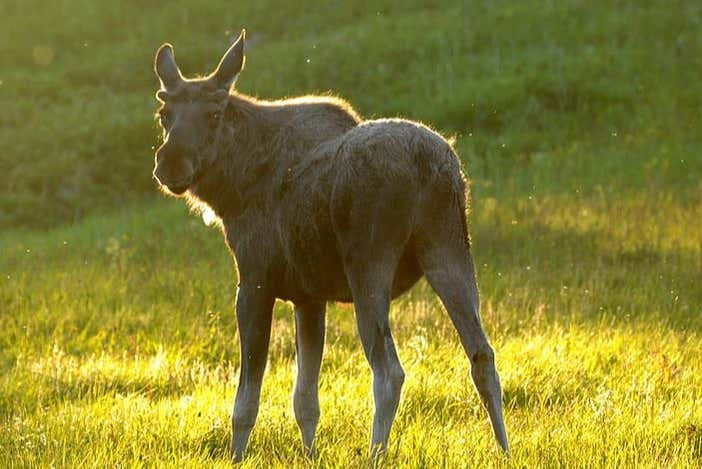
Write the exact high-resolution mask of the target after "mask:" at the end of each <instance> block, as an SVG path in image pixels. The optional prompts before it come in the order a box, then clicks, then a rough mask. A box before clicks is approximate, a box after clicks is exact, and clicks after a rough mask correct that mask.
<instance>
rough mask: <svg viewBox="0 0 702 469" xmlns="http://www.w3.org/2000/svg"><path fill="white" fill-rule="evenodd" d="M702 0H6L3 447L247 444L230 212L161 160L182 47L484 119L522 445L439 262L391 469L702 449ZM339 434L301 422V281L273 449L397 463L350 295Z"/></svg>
mask: <svg viewBox="0 0 702 469" xmlns="http://www.w3.org/2000/svg"><path fill="white" fill-rule="evenodd" d="M701 20H702V6H700V5H699V4H698V3H697V2H684V1H675V2H672V3H671V2H663V1H646V2H643V1H636V2H634V1H631V2H626V1H624V2H616V3H611V2H603V1H602V2H599V1H597V2H579V1H574V0H573V1H565V2H536V1H531V0H529V1H525V2H520V3H514V2H502V1H497V2H487V1H485V2H483V1H475V2H463V1H455V2H453V1H446V2H413V1H411V2H391V1H384V2H363V1H353V2H328V3H324V4H321V5H320V4H317V3H314V4H312V3H309V4H304V3H302V2H300V3H289V4H282V5H281V4H279V2H270V1H263V2H246V3H244V4H236V5H233V4H230V3H226V2H210V3H207V4H203V5H197V6H193V5H190V4H188V3H186V2H176V3H172V4H169V6H168V7H164V6H157V5H155V4H154V5H151V4H141V3H139V4H137V3H134V2H126V3H124V2H122V3H119V4H118V3H109V2H97V3H96V2H86V1H82V0H74V1H71V2H68V1H62V2H52V3H51V4H46V3H41V2H35V1H30V2H17V1H14V0H11V1H8V2H4V3H2V4H0V107H1V108H2V112H0V165H2V168H3V170H4V171H5V174H4V176H5V178H4V180H3V184H2V185H0V186H1V187H0V227H1V229H2V230H3V231H2V232H0V325H1V329H0V463H1V464H0V465H3V466H9V467H14V466H17V467H24V466H30V467H33V466H36V467H47V466H52V465H53V466H62V467H65V466H89V467H105V466H134V467H140V466H170V467H183V466H203V465H204V466H212V467H215V466H222V467H226V466H228V465H229V463H228V460H227V454H226V449H227V446H228V435H229V413H230V410H231V404H232V401H233V394H234V387H235V383H236V379H237V374H238V365H239V351H238V341H237V338H236V328H235V321H234V310H233V302H234V294H235V286H236V278H235V277H236V276H235V270H234V264H233V262H232V260H231V258H230V256H229V254H228V253H227V252H226V249H225V247H224V246H223V244H222V240H221V235H220V234H219V233H218V232H217V231H216V230H213V229H209V228H207V227H205V226H204V224H203V223H201V222H200V220H198V219H197V218H194V217H192V216H190V215H189V214H188V213H187V210H186V209H185V207H182V204H180V203H179V202H176V201H173V200H164V199H162V198H160V197H159V196H158V195H157V194H155V191H154V190H153V183H152V182H151V180H150V170H151V165H152V148H151V147H152V145H156V144H157V143H158V142H157V138H156V137H157V134H158V132H157V130H156V128H155V123H154V122H153V119H152V115H153V107H154V100H153V93H154V91H155V86H156V79H155V77H154V76H153V74H152V71H151V60H152V55H153V53H154V51H155V49H156V47H157V46H158V45H159V44H160V43H161V42H164V41H170V42H172V43H173V44H174V45H175V50H176V55H177V58H178V61H179V63H180V64H181V67H182V68H183V70H184V71H185V72H186V73H190V74H195V73H204V72H206V71H207V70H209V68H211V67H212V66H214V64H215V62H216V61H217V59H218V58H219V56H220V54H221V53H222V52H223V50H224V48H225V47H226V44H227V40H228V39H229V38H230V37H231V36H232V35H234V34H235V33H236V32H237V31H238V30H239V29H240V28H241V27H242V26H245V27H246V28H247V29H248V32H249V34H250V38H251V47H250V49H249V51H248V58H247V67H246V70H245V71H244V73H243V74H242V76H241V80H240V82H239V84H238V86H239V88H240V89H241V90H243V91H245V92H248V93H252V94H256V95H259V96H262V97H281V96H286V95H295V94H300V93H308V92H325V91H328V90H332V91H333V92H335V93H338V94H340V95H342V96H344V97H346V98H348V99H349V100H351V101H352V102H353V103H354V104H355V105H356V107H357V108H358V109H359V110H360V112H361V113H362V114H363V115H364V116H367V117H373V116H387V115H402V116H406V117H410V118H414V119H420V120H424V121H426V122H427V123H429V124H431V125H433V126H434V127H436V128H437V129H439V130H440V131H442V132H444V133H445V134H448V135H455V136H456V137H457V138H458V143H457V148H458V151H459V153H460V154H461V156H462V158H463V159H464V163H465V167H466V170H467V172H468V174H469V175H470V176H471V178H472V197H473V200H472V206H471V229H472V232H473V239H474V245H475V257H476V263H477V268H478V275H479V280H480V287H481V297H482V316H483V322H484V325H485V327H486V329H487V331H488V333H489V335H490V337H491V339H492V342H493V344H494V346H495V348H496V351H497V359H498V368H499V370H500V372H501V376H502V381H503V386H504V392H505V396H504V397H505V407H506V411H505V412H506V421H507V425H508V431H509V435H510V437H511V443H512V451H513V453H512V458H511V459H509V460H508V459H505V458H504V457H503V456H502V455H501V454H500V453H499V452H498V451H497V449H496V447H495V444H494V442H493V441H492V437H491V433H490V429H489V425H488V423H487V421H486V419H485V414H484V412H483V410H482V409H481V407H480V404H479V401H478V398H477V396H476V394H475V392H474V390H473V387H472V384H471V382H470V379H469V372H468V362H467V360H466V359H465V356H464V355H463V352H462V350H461V348H460V345H459V342H458V338H457V336H456V334H455V332H454V330H453V328H452V327H451V325H450V321H449V320H448V318H447V316H446V314H445V312H444V311H443V309H442V307H441V306H440V303H439V302H438V300H437V299H436V297H435V295H434V294H433V292H432V291H431V289H430V288H429V287H428V286H427V285H426V284H425V283H424V282H420V283H419V284H418V285H417V287H415V288H414V289H413V290H411V291H410V292H409V293H408V294H407V295H405V296H404V297H402V298H400V299H399V300H398V301H396V302H395V303H394V304H393V308H392V311H391V320H392V323H393V330H394V333H395V336H396V341H397V343H398V348H399V355H400V358H401V360H402V362H403V365H404V367H405V369H406V372H407V381H406V385H405V388H404V390H403V399H402V403H401V406H400V410H399V415H398V419H397V422H396V425H395V427H394V428H393V432H392V435H391V447H390V451H389V455H388V465H390V466H400V467H437V466H439V467H441V466H443V467H483V466H490V467H494V466H499V467H502V466H506V467H512V466H514V467H553V466H567V467H592V466H605V467H614V466H616V467H622V466H624V467H630V466H636V467H639V466H641V467H660V466H678V467H693V466H699V465H700V464H702V430H701V429H702V411H700V409H702V402H701V400H702V395H701V394H700V389H702V365H700V363H701V361H702V356H701V352H700V351H701V350H702V336H701V335H700V334H701V332H702V287H701V286H700V279H701V278H702V224H701V223H700V220H701V219H702V183H701V182H700V174H702V157H700V155H699V148H700V144H701V143H702V142H701V138H700V137H701V135H700V131H699V129H700V121H699V115H700V114H699V112H700V109H702V102H701V101H700V100H701V99H702V98H700V97H701V96H702V89H701V88H700V86H701V85H700V82H699V80H698V77H699V76H700V74H701V73H700V72H701V71H702V66H701V65H702V63H701V59H700V57H702V54H700V52H701V45H702V35H701V34H700V31H701V29H700V24H701V23H700V21H701ZM328 318H329V320H328V328H327V330H328V340H327V345H326V348H325V359H324V363H323V369H322V382H321V393H320V398H321V405H322V420H321V424H320V428H319V433H318V435H319V450H320V454H319V458H318V460H317V461H316V462H314V463H311V462H309V461H307V460H305V459H304V458H303V456H302V450H301V443H300V441H299V436H298V432H297V429H296V427H295V424H294V419H293V417H292V405H291V393H292V382H293V377H294V360H295V348H294V342H293V332H292V331H293V327H294V326H293V324H294V322H293V320H292V306H291V305H290V304H288V303H284V302H280V303H278V304H276V308H275V320H274V326H273V337H272V341H271V350H270V355H269V362H268V367H267V372H266V377H265V379H264V389H263V398H262V407H261V412H260V416H259V421H258V423H257V426H256V428H255V430H254V433H253V436H252V441H251V446H250V456H249V458H248V459H247V460H246V461H245V462H244V464H243V465H244V466H245V467H268V466H270V465H273V466H278V467H302V466H308V465H310V464H312V465H317V466H322V467H354V466H363V465H366V464H367V460H366V459H365V458H366V450H367V444H368V440H369V426H370V419H371V413H372V398H371V395H370V372H369V370H368V366H367V364H366V363H365V360H364V358H363V354H362V351H361V348H360V344H359V341H358V339H357V337H356V332H355V325H354V319H353V309H352V308H351V307H350V306H349V305H343V304H337V305H330V311H329V315H328Z"/></svg>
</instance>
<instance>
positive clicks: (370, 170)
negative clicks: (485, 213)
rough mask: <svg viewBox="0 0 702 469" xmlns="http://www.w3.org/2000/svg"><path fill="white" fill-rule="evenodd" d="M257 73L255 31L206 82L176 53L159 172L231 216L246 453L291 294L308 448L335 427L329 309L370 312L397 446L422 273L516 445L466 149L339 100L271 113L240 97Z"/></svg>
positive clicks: (365, 334)
mask: <svg viewBox="0 0 702 469" xmlns="http://www.w3.org/2000/svg"><path fill="white" fill-rule="evenodd" d="M242 67H243V35H242V37H241V38H240V40H239V41H238V42H237V44H235V45H234V46H233V47H232V49H230V51H229V52H228V53H227V54H226V55H225V57H224V58H223V59H222V62H221V63H220V66H219V67H218V69H217V70H216V71H215V72H214V73H213V74H212V75H210V76H209V77H207V78H205V79H199V80H185V79H183V78H182V76H180V72H179V71H178V70H177V66H175V62H174V61H173V55H172V49H170V46H165V47H163V48H162V49H161V50H159V53H158V55H157V60H156V70H157V73H158V75H159V77H160V78H161V82H162V90H161V91H160V92H159V94H158V95H159V99H161V100H162V101H163V102H164V105H163V107H162V109H161V110H160V113H161V114H162V123H163V124H164V129H165V133H164V136H165V139H164V140H165V141H164V144H163V145H162V146H161V148H159V150H158V151H157V157H156V160H157V164H156V168H155V170H154V175H155V176H156V178H157V179H158V180H159V181H160V182H161V183H162V184H163V185H164V186H167V187H168V188H169V189H171V190H172V192H174V193H176V194H184V195H185V197H186V198H187V199H188V200H189V201H190V203H191V204H193V205H194V206H198V207H205V209H207V210H210V209H211V210H212V211H213V212H214V213H215V214H216V216H217V217H218V219H219V220H220V222H221V226H222V228H223V231H224V234H225V237H226V241H227V244H228V246H229V248H230V249H231V251H232V253H233V255H234V257H235V259H236V263H237V267H238V270H239V282H240V285H239V292H238V298H237V315H238V321H239V332H240V335H241V340H242V374H241V377H240V385H239V390H238V392H237V400H236V405H235V410H234V417H233V425H234V436H233V440H232V452H233V454H234V456H235V457H236V458H240V457H241V456H242V455H243V451H244V449H245V447H246V441H247V440H248V435H249V432H250V431H251V427H252V426H253V422H254V421H255V418H256V413H257V412H258V393H259V392H260V380H261V377H262V375H263V367H264V366H265V354H266V350H267V346H268V335H269V334H270V315H271V308H272V304H273V303H272V301H273V299H275V298H282V299H287V300H292V301H293V302H294V303H295V305H296V323H297V327H298V331H297V346H298V366H299V372H298V384H297V386H296V391H295V411H296V417H297V419H298V423H299V424H300V428H301V430H302V432H303V441H304V443H305V446H306V447H307V448H308V449H312V448H313V435H314V428H315V427H316V424H317V419H318V417H319V407H318V399H317V391H316V386H317V379H318V373H319V360H321V344H323V334H324V331H323V324H324V304H325V303H326V302H327V301H354V303H355V305H356V314H357V320H358V327H359V333H360V335H361V339H362V342H363V345H364V350H365V352H366V356H367V357H368V359H369V362H370V364H371V367H372V369H373V373H374V383H375V384H374V393H375V397H376V415H375V419H374V426H373V438H372V444H373V445H374V446H377V447H380V448H381V449H382V448H384V447H385V445H386V444H387V438H388V434H389V431H390V425H391V423H392V420H393V418H394V415H395V411H396V409H397V404H398V402H399V395H400V394H399V393H400V388H401V385H402V381H403V380H404V372H403V371H402V368H401V366H400V363H399V360H398V359H397V354H396V351H395V346H394V342H393V340H392V336H391V333H390V329H389V322H388V319H387V309H388V307H389V302H390V300H391V299H392V298H394V297H396V296H397V295H399V294H401V293H402V292H404V291H406V290H407V289H408V288H410V287H411V286H412V285H413V284H414V283H415V282H416V281H417V280H418V279H419V278H420V277H421V276H422V275H426V276H427V279H428V280H429V282H430V284H431V285H432V286H433V287H434V288H435V289H436V290H437V293H439V295H440V296H441V299H442V300H443V302H444V304H445V305H446V307H447V309H448V310H449V313H450V315H451V318H452V320H453V321H454V324H455V325H456V328H457V329H458V331H459V334H460V335H461V339H462V342H463V345H464V347H465V348H466V352H467V353H468V355H469V357H470V359H471V363H472V364H473V371H472V372H473V378H474V381H475V383H476V387H477V388H478V391H479V393H480V395H481V398H482V399H483V401H484V402H485V404H486V406H487V407H488V411H489V414H490V417H491V419H492V421H493V426H494V429H495V435H496V437H497V438H498V441H499V442H500V444H501V445H502V446H503V448H505V449H506V448H507V440H506V436H505V434H504V425H503V423H502V410H501V399H500V392H501V391H500V385H499V379H498V378H497V373H496V371H495V369H494V359H493V352H492V349H491V348H490V346H489V344H488V342H487V339H486V338H485V336H484V334H483V332H482V329H481V328H480V323H479V318H478V294H477V286H476V284H475V276H474V271H473V264H472V260H471V257H470V246H469V239H468V230H467V226H466V217H465V213H466V205H467V192H466V184H465V183H464V177H463V174H462V172H461V169H460V165H459V160H458V158H457V156H456V153H455V152H454V150H453V149H452V147H451V145H450V143H449V142H447V141H446V140H445V139H444V138H443V137H441V136H440V135H439V134H437V133H436V132H434V131H432V130H431V129H429V128H428V127H426V126H424V125H422V124H419V123H416V122H411V121H407V120H402V119H381V120H373V121H362V120H361V119H360V117H359V116H358V114H357V113H356V112H355V111H354V110H353V109H352V108H351V106H349V105H348V103H346V102H344V101H342V100H340V99H336V98H330V97H303V98H296V99H290V100H284V101H275V102H267V101H259V100H256V99H253V98H250V97H247V96H244V95H242V94H240V93H237V92H234V91H230V86H231V84H232V83H233V81H234V79H235V78H236V75H237V74H238V73H239V71H240V70H241V68H242ZM225 91H226V92H225ZM305 331H307V332H305ZM310 357H311V358H310Z"/></svg>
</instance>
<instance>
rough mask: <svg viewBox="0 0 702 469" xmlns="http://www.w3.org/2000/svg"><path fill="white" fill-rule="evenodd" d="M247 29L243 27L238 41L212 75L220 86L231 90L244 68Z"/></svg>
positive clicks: (211, 77)
mask: <svg viewBox="0 0 702 469" xmlns="http://www.w3.org/2000/svg"><path fill="white" fill-rule="evenodd" d="M245 38H246V30H245V29H242V30H241V34H239V38H238V39H237V40H236V42H235V43H234V44H233V45H232V46H231V47H230V48H229V50H228V51H227V52H226V53H225V54H224V56H223V57H222V60H221V61H220V62H219V65H218V66H217V69H216V70H215V71H214V72H212V75H210V80H212V81H213V82H214V84H215V85H216V86H217V87H218V88H219V89H223V90H226V91H229V88H231V86H232V84H234V81H235V80H236V77H237V76H239V73H240V72H241V70H242V69H243V68H244V41H245Z"/></svg>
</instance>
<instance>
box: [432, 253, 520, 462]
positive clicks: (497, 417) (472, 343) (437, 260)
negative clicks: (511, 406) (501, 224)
mask: <svg viewBox="0 0 702 469" xmlns="http://www.w3.org/2000/svg"><path fill="white" fill-rule="evenodd" d="M452 251H453V252H446V251H445V250H444V251H443V252H441V251H440V250H435V251H434V252H428V253H424V255H423V256H422V257H421V261H422V266H423V268H424V275H425V276H426V278H427V281H428V282H429V284H430V285H431V286H432V288H433V289H434V291H436V293H437V294H438V295H439V297H440V298H441V301H442V303H443V304H444V307H445V308H446V310H447V311H448V314H449V316H450V317H451V321H452V322H453V324H454V326H455V327H456V330H457V331H458V335H459V336H460V339H461V343H462V345H463V348H464V350H465V351H466V354H467V355H468V359H469V360H470V364H471V376H472V378H473V383H474V384H475V388H476V390H477V391H478V394H479V395H480V399H481V401H482V403H483V405H484V406H485V407H486V409H487V412H488V416H489V417H490V422H491V423H492V429H493V432H494V434H495V439H496V440H497V442H498V443H499V445H500V446H501V447H502V449H503V450H504V451H509V445H508V442H507V433H506V430H505V424H504V418H503V414H502V387H501V385H500V378H499V376H498V374H497V370H496V368H495V353H494V351H493V349H492V347H491V346H490V343H489V342H488V339H487V337H486V335H485V332H484V331H483V328H482V326H481V324H480V315H479V311H478V309H479V299H478V286H477V283H476V279H475V271H474V267H473V260H472V258H471V255H470V251H469V249H468V248H467V246H465V245H461V246H460V247H457V248H456V249H454V250H452Z"/></svg>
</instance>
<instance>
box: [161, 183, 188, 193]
mask: <svg viewBox="0 0 702 469" xmlns="http://www.w3.org/2000/svg"><path fill="white" fill-rule="evenodd" d="M166 187H167V188H168V190H169V191H170V192H172V193H174V194H175V195H182V194H183V193H184V192H185V191H187V190H188V187H190V183H178V184H166Z"/></svg>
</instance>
